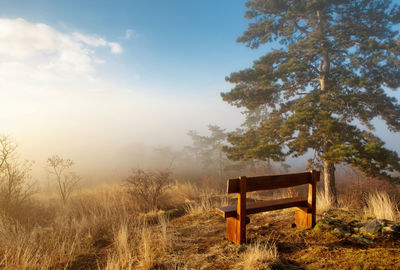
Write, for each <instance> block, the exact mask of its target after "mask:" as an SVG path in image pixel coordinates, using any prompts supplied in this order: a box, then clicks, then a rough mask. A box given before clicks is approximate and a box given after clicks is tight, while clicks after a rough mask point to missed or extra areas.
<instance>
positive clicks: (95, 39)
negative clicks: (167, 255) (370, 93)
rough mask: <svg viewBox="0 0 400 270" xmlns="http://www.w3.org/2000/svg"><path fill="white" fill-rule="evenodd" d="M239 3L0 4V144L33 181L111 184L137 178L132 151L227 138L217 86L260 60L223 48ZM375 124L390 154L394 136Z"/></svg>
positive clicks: (237, 120)
mask: <svg viewBox="0 0 400 270" xmlns="http://www.w3.org/2000/svg"><path fill="white" fill-rule="evenodd" d="M244 2H245V1H237V2H235V3H234V4H231V5H226V4H225V5H224V3H222V2H221V3H214V2H211V1H205V2H204V3H203V2H202V3H192V2H191V3H187V2H185V1H174V2H171V3H169V4H166V3H164V2H163V1H155V3H157V5H154V3H152V4H151V3H146V2H145V1H136V2H131V1H122V2H120V3H119V5H116V4H115V5H114V4H108V5H105V3H108V2H104V1H103V2H102V1H100V3H99V4H98V5H94V2H91V1H88V2H85V3H82V4H79V5H77V3H78V2H77V1H59V2H57V3H56V2H52V3H49V2H48V1H37V2H35V3H26V2H24V5H23V6H21V1H12V2H11V1H4V2H2V3H0V10H1V11H0V103H1V106H0V121H1V123H2V125H1V129H0V134H5V135H10V136H11V137H13V138H14V139H15V140H16V142H17V143H18V145H19V148H18V152H19V156H20V157H21V158H22V159H29V160H35V161H36V166H37V167H36V171H37V172H40V171H42V170H43V167H44V166H45V161H46V159H47V158H48V157H50V156H52V155H54V154H58V155H60V156H62V157H65V158H71V159H73V160H74V161H75V162H76V164H77V168H80V170H82V171H85V170H86V171H95V170H96V168H99V170H100V171H102V170H109V171H110V174H111V175H112V174H113V172H114V171H115V170H118V168H119V167H120V165H121V164H125V163H129V162H132V163H133V164H132V165H131V167H135V166H140V165H141V164H140V161H139V160H136V161H135V158H136V156H135V157H133V158H132V160H133V161H130V160H129V155H133V153H135V154H136V155H137V156H140V153H137V152H140V150H137V149H140V147H144V148H146V149H152V148H154V147H164V146H171V147H173V148H174V149H177V150H179V149H180V148H182V147H183V146H185V145H190V144H191V140H190V137H189V136H187V132H188V131H189V130H196V131H198V132H199V133H200V134H203V135H207V134H208V132H207V126H208V125H209V124H212V125H218V126H220V127H222V128H224V129H226V130H234V129H235V128H239V127H240V124H241V123H242V122H243V119H244V118H243V115H242V114H241V112H240V110H239V109H237V108H235V107H232V106H229V105H228V104H227V103H225V102H223V101H222V99H221V98H220V93H221V92H224V91H228V90H230V87H231V85H229V84H228V83H226V82H225V80H224V77H225V76H227V75H229V73H231V72H234V71H238V70H240V69H242V68H245V67H249V66H251V64H252V61H254V60H255V59H257V58H258V57H259V56H260V55H262V54H264V53H265V51H266V49H268V48H267V47H263V48H261V49H258V50H250V49H249V48H246V47H245V46H244V45H243V44H238V43H236V42H235V40H236V38H237V37H238V36H239V35H240V34H241V33H242V32H243V31H244V30H245V29H246V26H247V21H246V20H245V19H244V18H243V14H244V11H245V7H244ZM96 3H97V2H96ZM101 3H102V4H101ZM211 3H212V4H211ZM79 14H81V15H82V14H84V16H83V15H82V16H80V15H79ZM148 14H151V15H152V16H147V15H148ZM389 94H391V93H389ZM398 96H399V94H398V93H396V97H398ZM375 122H376V127H377V128H376V133H377V134H378V136H379V137H380V138H381V139H382V140H383V141H385V142H386V145H387V147H388V148H389V149H391V150H395V151H397V152H398V153H399V152H400V146H399V145H398V144H397V141H399V139H400V135H399V134H395V133H390V132H388V131H387V130H386V128H385V126H384V125H382V123H381V122H379V121H375ZM135 163H136V164H135ZM124 166H125V165H124ZM126 166H127V165H126Z"/></svg>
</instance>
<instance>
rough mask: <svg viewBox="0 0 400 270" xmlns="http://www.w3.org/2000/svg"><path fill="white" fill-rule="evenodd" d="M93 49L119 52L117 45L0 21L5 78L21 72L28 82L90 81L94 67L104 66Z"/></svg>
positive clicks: (25, 23) (0, 57) (0, 53)
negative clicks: (106, 48) (102, 48)
mask: <svg viewBox="0 0 400 270" xmlns="http://www.w3.org/2000/svg"><path fill="white" fill-rule="evenodd" d="M97 47H108V48H109V49H110V50H111V53H113V54H118V53H121V52H122V48H121V46H120V45H119V44H118V43H115V42H109V41H107V40H105V39H103V38H99V37H96V36H90V35H84V34H82V33H79V32H74V33H63V32H60V31H57V30H56V29H54V28H52V27H50V26H48V25H46V24H43V23H37V24H35V23H31V22H28V21H26V20H24V19H22V18H18V19H4V18H2V19H0V61H1V64H0V71H1V72H5V73H7V75H8V76H13V75H12V74H11V73H12V72H16V73H20V72H21V70H22V71H25V72H24V73H25V74H27V75H28V79H29V78H31V79H33V78H35V79H37V80H39V81H40V80H52V81H54V80H61V81H63V80H71V78H80V79H81V78H82V77H85V78H88V79H93V73H94V71H95V65H96V64H98V63H104V61H103V60H102V59H100V58H99V57H97V56H96V55H95V52H94V49H95V48H97ZM16 75H18V74H16ZM0 76H3V77H4V74H0ZM0 80H1V77H0Z"/></svg>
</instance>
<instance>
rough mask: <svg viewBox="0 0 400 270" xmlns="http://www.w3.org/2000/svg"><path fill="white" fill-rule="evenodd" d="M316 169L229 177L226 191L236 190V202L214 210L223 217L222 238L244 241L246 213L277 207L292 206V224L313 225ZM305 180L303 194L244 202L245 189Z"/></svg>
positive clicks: (309, 226)
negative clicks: (224, 222)
mask: <svg viewBox="0 0 400 270" xmlns="http://www.w3.org/2000/svg"><path fill="white" fill-rule="evenodd" d="M319 177H320V172H318V171H315V170H312V171H310V172H306V173H295V174H284V175H271V176H256V177H246V176H241V177H239V178H236V179H229V180H228V183H227V192H228V193H238V200H237V205H230V206H223V207H218V208H217V209H216V210H217V213H218V214H220V215H221V216H222V217H224V218H225V219H226V238H227V239H229V240H231V241H232V242H234V243H236V244H239V245H241V244H243V243H245V242H246V224H247V223H249V222H250V219H249V218H248V217H247V215H251V214H256V213H260V212H266V211H273V210H278V209H284V208H290V207H295V224H296V226H301V227H307V228H312V227H314V225H315V209H316V208H315V207H316V204H315V201H316V184H317V181H319ZM304 184H308V196H307V197H294V198H287V199H277V200H268V201H260V202H255V203H251V204H250V203H249V204H246V193H247V192H251V191H257V190H270V189H278V188H288V187H294V186H298V185H304Z"/></svg>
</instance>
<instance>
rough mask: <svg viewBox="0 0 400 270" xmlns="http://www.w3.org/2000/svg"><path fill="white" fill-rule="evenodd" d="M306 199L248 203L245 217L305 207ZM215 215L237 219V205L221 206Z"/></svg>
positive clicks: (306, 204)
mask: <svg viewBox="0 0 400 270" xmlns="http://www.w3.org/2000/svg"><path fill="white" fill-rule="evenodd" d="M307 206H308V203H307V198H306V197H294V198H287V199H278V200H268V201H260V202H255V203H249V204H247V205H246V215H251V214H256V213H260V212H266V211H273V210H279V209H284V208H290V207H307ZM216 211H217V214H219V215H221V216H222V217H223V218H229V217H235V218H237V205H228V206H221V207H218V208H217V209H216Z"/></svg>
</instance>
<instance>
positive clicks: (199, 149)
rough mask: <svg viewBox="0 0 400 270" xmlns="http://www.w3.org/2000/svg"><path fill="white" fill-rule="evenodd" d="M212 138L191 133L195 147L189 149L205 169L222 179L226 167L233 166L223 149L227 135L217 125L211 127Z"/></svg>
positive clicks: (189, 133)
mask: <svg viewBox="0 0 400 270" xmlns="http://www.w3.org/2000/svg"><path fill="white" fill-rule="evenodd" d="M208 130H209V131H210V133H211V134H210V136H201V135H199V134H198V133H197V132H196V131H193V130H191V131H189V132H188V135H189V136H190V137H191V138H192V142H193V145H192V146H190V147H187V149H188V150H190V151H191V152H193V153H194V154H195V156H196V158H197V159H198V160H200V162H201V164H202V166H203V169H204V170H207V171H209V172H213V173H217V174H218V175H219V177H220V178H222V176H223V173H224V170H225V167H226V166H229V165H232V164H229V163H232V162H230V161H229V160H228V158H227V157H226V154H225V153H224V152H223V150H222V148H223V146H224V144H225V143H226V137H227V134H226V132H225V130H224V129H222V128H221V127H219V126H216V125H209V126H208Z"/></svg>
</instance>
